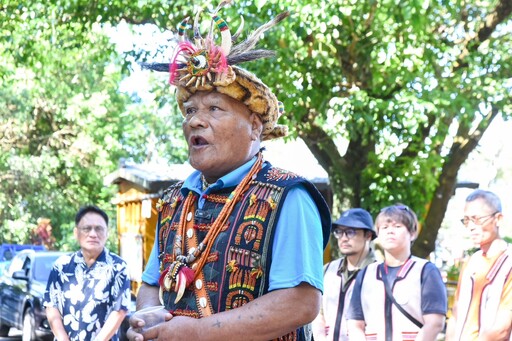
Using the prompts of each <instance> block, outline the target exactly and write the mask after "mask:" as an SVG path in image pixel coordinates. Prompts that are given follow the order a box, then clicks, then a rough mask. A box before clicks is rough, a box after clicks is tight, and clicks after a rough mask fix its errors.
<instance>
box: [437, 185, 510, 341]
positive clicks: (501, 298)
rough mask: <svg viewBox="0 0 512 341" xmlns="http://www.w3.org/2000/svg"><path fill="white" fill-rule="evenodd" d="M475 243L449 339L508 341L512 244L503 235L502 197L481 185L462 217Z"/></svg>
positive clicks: (462, 279) (462, 276)
mask: <svg viewBox="0 0 512 341" xmlns="http://www.w3.org/2000/svg"><path fill="white" fill-rule="evenodd" d="M461 222H462V224H463V225H464V226H465V227H466V229H467V231H468V232H469V235H470V237H471V239H472V241H473V243H474V245H475V246H476V247H479V248H480V249H479V250H478V251H477V252H476V253H474V254H473V255H472V256H471V257H470V258H469V260H468V261H467V263H466V264H465V266H464V267H463V269H462V271H461V274H460V276H459V283H458V285H457V290H456V292H455V302H454V306H453V308H452V317H451V318H450V319H449V321H448V329H447V334H446V340H464V341H466V340H493V341H497V340H509V339H510V337H511V336H510V332H511V326H512V247H511V246H510V245H509V244H508V243H507V242H506V241H504V240H503V239H501V237H500V233H499V227H500V225H501V224H502V223H503V214H502V208H501V200H500V198H499V197H498V196H497V195H496V194H494V193H492V192H489V191H484V190H481V189H477V190H475V191H473V192H472V193H471V194H470V195H469V196H468V197H467V198H466V204H465V206H464V217H463V218H462V219H461Z"/></svg>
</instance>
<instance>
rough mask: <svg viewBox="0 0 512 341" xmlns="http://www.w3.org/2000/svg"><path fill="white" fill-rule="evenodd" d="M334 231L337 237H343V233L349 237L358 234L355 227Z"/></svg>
mask: <svg viewBox="0 0 512 341" xmlns="http://www.w3.org/2000/svg"><path fill="white" fill-rule="evenodd" d="M332 233H333V234H334V237H336V239H341V238H342V237H343V235H345V236H347V238H348V239H352V238H354V237H355V236H356V234H357V231H356V230H355V229H336V230H334V231H332Z"/></svg>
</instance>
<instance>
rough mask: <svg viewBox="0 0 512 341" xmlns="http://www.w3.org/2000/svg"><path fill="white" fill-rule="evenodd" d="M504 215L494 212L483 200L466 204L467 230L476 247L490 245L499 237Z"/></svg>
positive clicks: (465, 218)
mask: <svg viewBox="0 0 512 341" xmlns="http://www.w3.org/2000/svg"><path fill="white" fill-rule="evenodd" d="M501 217H502V214H501V213H500V212H495V211H493V210H492V209H491V208H490V207H489V206H488V205H487V204H486V203H485V201H484V200H482V199H476V200H474V201H470V202H466V204H465V206H464V220H467V226H466V229H467V230H468V231H469V234H470V237H471V240H472V241H473V244H474V245H475V246H476V247H480V245H485V244H490V243H491V242H492V241H494V239H496V238H498V237H499V231H498V223H499V221H500V220H501Z"/></svg>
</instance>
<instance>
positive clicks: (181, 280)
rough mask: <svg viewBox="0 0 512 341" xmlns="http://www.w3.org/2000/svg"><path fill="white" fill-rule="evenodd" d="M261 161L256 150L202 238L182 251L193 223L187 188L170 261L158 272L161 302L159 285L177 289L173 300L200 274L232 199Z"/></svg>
mask: <svg viewBox="0 0 512 341" xmlns="http://www.w3.org/2000/svg"><path fill="white" fill-rule="evenodd" d="M262 164H263V155H262V154H261V152H260V153H258V158H257V160H256V162H255V163H254V165H253V166H252V168H251V169H250V171H249V173H247V175H246V176H245V177H244V178H243V180H242V181H241V182H240V184H238V186H236V188H235V189H234V190H233V192H231V193H230V195H229V197H228V199H227V200H226V203H225V204H224V207H223V208H222V210H221V211H220V213H219V216H218V217H217V218H216V219H215V221H214V222H213V224H212V225H211V226H210V229H209V230H208V232H207V233H206V236H205V237H204V239H203V240H202V241H201V242H200V243H199V244H198V245H197V247H189V249H188V254H187V255H184V254H183V250H185V249H186V246H185V242H186V241H185V239H186V238H185V236H186V231H187V230H188V229H190V228H193V224H194V219H193V216H194V212H193V210H194V201H195V196H194V194H193V193H192V191H190V192H189V193H188V196H187V198H186V199H185V201H184V203H183V209H182V211H181V217H180V222H179V225H178V228H177V230H176V236H175V238H174V245H173V254H174V261H173V262H172V263H171V265H169V267H167V268H166V269H165V270H164V271H163V272H162V274H161V276H160V280H159V283H160V301H161V302H162V301H163V299H162V294H163V293H162V289H163V290H166V291H171V290H173V291H175V292H177V295H176V299H175V301H174V303H175V304H176V303H178V302H179V300H180V299H181V297H182V296H183V293H184V292H185V288H186V287H188V285H189V284H190V283H192V281H194V280H195V279H196V278H197V277H198V276H199V275H200V274H201V271H202V269H203V267H204V265H205V264H206V261H207V259H208V255H209V254H210V251H211V249H212V246H213V242H214V241H215V240H216V239H217V237H218V235H219V233H220V231H221V230H222V227H223V226H224V225H225V224H226V222H227V220H228V218H229V216H230V215H231V212H232V211H233V209H234V208H235V205H236V203H237V202H238V201H239V200H240V199H241V198H242V196H243V194H244V193H245V192H246V191H247V190H248V189H249V186H250V183H251V181H252V180H254V178H255V177H256V174H258V172H259V171H260V170H261V168H262Z"/></svg>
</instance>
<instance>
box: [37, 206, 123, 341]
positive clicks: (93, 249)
mask: <svg viewBox="0 0 512 341" xmlns="http://www.w3.org/2000/svg"><path fill="white" fill-rule="evenodd" d="M75 224H76V225H75V229H74V234H75V237H76V239H77V241H78V244H79V245H80V250H78V251H76V252H75V253H72V254H70V255H65V256H62V257H60V258H59V259H57V261H56V262H55V264H54V266H53V269H52V271H51V273H50V276H49V279H48V284H47V287H46V292H45V297H44V305H45V307H46V315H47V317H48V322H49V323H50V327H51V329H52V332H53V333H54V335H55V339H56V340H59V341H67V340H80V341H83V340H86V341H89V340H94V341H99V340H114V341H116V340H119V335H118V329H119V326H120V325H121V323H122V322H123V319H124V317H125V316H126V313H127V311H128V309H129V304H130V278H129V276H128V269H127V267H126V262H125V261H124V260H123V259H121V258H120V257H119V256H117V255H116V254H113V253H111V252H109V250H108V249H106V248H105V243H106V241H107V237H108V216H107V214H106V213H105V212H104V211H103V210H102V209H100V208H99V207H96V206H92V205H90V206H84V207H82V208H81V209H80V210H79V211H78V213H77V214H76V216H75Z"/></svg>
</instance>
